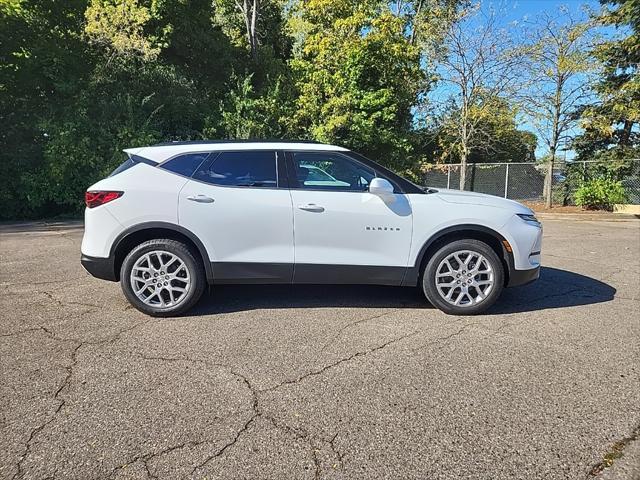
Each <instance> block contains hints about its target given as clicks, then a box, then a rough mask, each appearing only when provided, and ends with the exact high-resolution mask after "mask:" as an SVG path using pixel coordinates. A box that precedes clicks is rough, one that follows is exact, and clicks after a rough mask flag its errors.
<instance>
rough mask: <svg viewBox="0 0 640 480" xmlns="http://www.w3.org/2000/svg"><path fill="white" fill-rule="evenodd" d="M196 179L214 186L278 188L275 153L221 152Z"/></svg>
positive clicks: (199, 171)
mask: <svg viewBox="0 0 640 480" xmlns="http://www.w3.org/2000/svg"><path fill="white" fill-rule="evenodd" d="M193 178H194V179H196V180H200V181H202V182H207V183H212V184H214V185H225V186H235V187H272V188H273V187H276V186H277V184H278V182H277V174H276V153H275V151H244V152H221V153H220V154H219V155H218V156H217V157H215V158H214V159H213V160H212V161H211V162H209V163H208V164H205V165H203V167H202V168H201V169H199V170H198V171H197V172H196V174H195V175H194V176H193Z"/></svg>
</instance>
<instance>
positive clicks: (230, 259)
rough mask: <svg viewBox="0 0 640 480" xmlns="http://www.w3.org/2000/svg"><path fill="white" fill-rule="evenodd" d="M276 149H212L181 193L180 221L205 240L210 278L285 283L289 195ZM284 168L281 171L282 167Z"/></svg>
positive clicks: (289, 266)
mask: <svg viewBox="0 0 640 480" xmlns="http://www.w3.org/2000/svg"><path fill="white" fill-rule="evenodd" d="M280 157H281V158H280V159H278V154H277V153H276V152H275V151H266V150H265V151H256V150H252V151H233V152H220V153H217V152H213V153H212V154H211V156H210V158H209V159H208V160H207V161H205V163H204V164H203V165H202V166H201V167H200V168H199V169H198V171H197V172H196V173H195V174H194V175H193V177H192V179H191V180H189V181H188V182H187V183H186V185H185V186H184V187H183V188H182V190H181V192H180V199H179V207H178V210H179V221H180V224H181V225H183V226H184V227H185V228H187V229H188V230H190V231H192V232H193V233H194V234H196V236H197V237H198V238H200V239H201V241H202V242H203V243H204V245H205V247H206V249H207V252H208V253H209V256H210V260H211V262H212V267H213V276H214V282H217V283H236V282H242V283H247V282H249V283H250V282H255V283H263V282H264V283H274V282H290V281H291V279H292V274H293V261H294V258H293V212H292V206H291V196H290V194H289V190H288V189H287V188H286V185H282V184H281V183H282V182H280V181H279V178H278V177H279V175H278V166H277V162H278V161H282V162H284V158H282V154H280ZM282 171H284V169H282Z"/></svg>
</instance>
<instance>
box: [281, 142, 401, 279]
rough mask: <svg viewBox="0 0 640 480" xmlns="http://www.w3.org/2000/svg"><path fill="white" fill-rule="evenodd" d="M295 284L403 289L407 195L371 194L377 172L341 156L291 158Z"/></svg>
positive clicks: (309, 154)
mask: <svg viewBox="0 0 640 480" xmlns="http://www.w3.org/2000/svg"><path fill="white" fill-rule="evenodd" d="M287 158H288V168H289V170H288V172H289V180H290V184H291V197H292V200H293V212H294V213H293V218H294V230H295V264H296V265H295V273H294V281H295V282H303V283H381V284H391V285H396V284H400V283H401V281H402V277H403V276H404V273H405V271H406V267H407V261H408V257H409V250H410V247H411V234H412V212H411V205H410V203H409V201H408V198H407V196H406V195H404V194H403V193H402V192H400V191H397V192H396V193H394V195H392V196H391V197H389V198H383V197H380V196H377V195H373V194H371V193H369V191H368V187H369V182H370V181H371V180H372V179H373V178H375V177H376V176H378V174H377V173H376V171H375V170H373V169H372V168H370V167H368V166H366V165H364V164H362V163H360V162H358V161H357V160H356V159H354V158H351V157H349V156H347V155H346V154H344V153H340V152H315V151H314V152H310V151H306V152H288V153H287Z"/></svg>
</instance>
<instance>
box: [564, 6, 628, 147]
mask: <svg viewBox="0 0 640 480" xmlns="http://www.w3.org/2000/svg"><path fill="white" fill-rule="evenodd" d="M603 3H604V9H603V11H602V13H601V14H600V15H599V17H598V18H597V19H596V20H597V21H598V22H599V23H600V24H602V25H607V26H613V27H615V28H616V29H622V30H623V31H624V30H626V31H627V32H628V34H626V35H623V36H622V37H615V38H613V39H610V40H606V41H604V42H602V43H600V44H598V45H597V46H596V47H595V49H594V52H593V53H594V55H595V57H596V58H597V59H598V60H599V61H600V62H601V72H600V76H599V78H598V80H597V81H596V82H595V83H594V85H593V89H594V90H595V93H596V94H597V96H598V101H597V102H595V103H594V104H592V105H588V106H586V107H585V108H584V109H583V111H582V116H581V123H582V127H583V128H584V133H583V134H582V135H580V136H578V138H576V139H575V141H574V142H573V146H574V148H575V149H576V151H577V153H578V156H579V158H580V159H586V158H599V159H602V160H621V159H625V158H633V157H635V158H637V157H640V128H639V126H640V67H639V65H640V1H639V0H612V1H604V2H603Z"/></svg>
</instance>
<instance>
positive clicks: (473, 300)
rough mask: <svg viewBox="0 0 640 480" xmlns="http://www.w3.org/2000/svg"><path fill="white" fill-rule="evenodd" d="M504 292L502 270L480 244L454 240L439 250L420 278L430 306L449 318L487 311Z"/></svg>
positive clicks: (485, 246)
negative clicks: (449, 315) (446, 314)
mask: <svg viewBox="0 0 640 480" xmlns="http://www.w3.org/2000/svg"><path fill="white" fill-rule="evenodd" d="M503 288H504V267H503V265H502V262H501V261H500V259H499V258H498V256H497V255H496V253H495V252H494V251H493V249H492V248H491V247H490V246H489V245H487V244H486V243H484V242H481V241H479V240H473V239H467V240H456V241H454V242H451V243H449V244H447V245H445V246H443V247H442V248H440V250H438V251H437V252H436V253H435V255H433V256H432V257H431V258H430V259H429V262H428V263H427V265H426V267H425V269H424V272H423V275H422V289H423V291H424V294H425V296H426V297H427V299H428V300H429V302H431V304H432V305H434V306H435V307H437V308H438V309H440V310H442V311H443V312H445V313H448V314H452V315H474V314H477V313H481V312H483V311H485V310H486V309H488V308H489V307H490V306H491V305H493V304H494V302H495V301H496V300H497V299H498V297H499V296H500V294H501V293H502V289H503Z"/></svg>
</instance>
